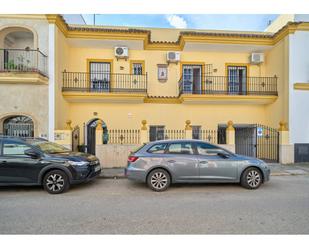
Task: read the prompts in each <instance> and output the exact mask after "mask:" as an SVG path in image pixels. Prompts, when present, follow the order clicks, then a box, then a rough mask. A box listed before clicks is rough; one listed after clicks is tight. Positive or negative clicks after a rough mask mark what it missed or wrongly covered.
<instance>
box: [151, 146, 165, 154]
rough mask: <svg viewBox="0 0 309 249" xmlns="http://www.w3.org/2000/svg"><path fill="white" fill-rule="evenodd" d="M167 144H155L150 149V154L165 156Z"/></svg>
mask: <svg viewBox="0 0 309 249" xmlns="http://www.w3.org/2000/svg"><path fill="white" fill-rule="evenodd" d="M166 145H167V144H155V145H153V146H152V147H151V148H150V149H148V152H149V153H154V154H163V153H164V152H165V149H166Z"/></svg>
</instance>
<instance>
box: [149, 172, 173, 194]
mask: <svg viewBox="0 0 309 249" xmlns="http://www.w3.org/2000/svg"><path fill="white" fill-rule="evenodd" d="M147 184H148V186H149V188H151V189H152V190H154V191H157V192H160V191H164V190H166V189H167V188H168V187H169V186H170V184H171V177H170V175H169V173H168V172H167V171H166V170H164V169H155V170H153V171H151V172H150V174H149V175H148V177H147Z"/></svg>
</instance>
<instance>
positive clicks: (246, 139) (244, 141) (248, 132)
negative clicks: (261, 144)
mask: <svg viewBox="0 0 309 249" xmlns="http://www.w3.org/2000/svg"><path fill="white" fill-rule="evenodd" d="M255 134H256V129H255V127H254V126H250V125H249V126H243V127H237V126H236V127H235V152H236V153H237V154H240V155H245V156H250V157H256V135H255Z"/></svg>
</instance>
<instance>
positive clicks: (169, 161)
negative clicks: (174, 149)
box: [167, 160, 176, 163]
mask: <svg viewBox="0 0 309 249" xmlns="http://www.w3.org/2000/svg"><path fill="white" fill-rule="evenodd" d="M167 162H168V163H175V162H176V161H175V160H168V161H167Z"/></svg>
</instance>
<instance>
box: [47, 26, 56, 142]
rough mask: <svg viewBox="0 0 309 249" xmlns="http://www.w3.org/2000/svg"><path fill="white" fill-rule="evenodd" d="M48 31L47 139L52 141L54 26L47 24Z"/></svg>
mask: <svg viewBox="0 0 309 249" xmlns="http://www.w3.org/2000/svg"><path fill="white" fill-rule="evenodd" d="M48 29H49V32H48V76H49V84H48V139H49V140H50V141H54V140H55V138H54V130H55V52H56V51H55V46H56V26H55V24H49V27H48Z"/></svg>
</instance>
